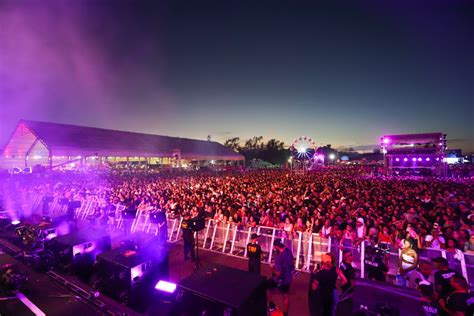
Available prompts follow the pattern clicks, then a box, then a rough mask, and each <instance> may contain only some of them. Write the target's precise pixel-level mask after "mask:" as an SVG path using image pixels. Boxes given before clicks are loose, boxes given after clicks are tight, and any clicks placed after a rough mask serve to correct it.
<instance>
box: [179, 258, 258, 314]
mask: <svg viewBox="0 0 474 316" xmlns="http://www.w3.org/2000/svg"><path fill="white" fill-rule="evenodd" d="M178 291H179V293H178V294H177V297H176V300H177V306H176V308H177V309H178V310H179V311H176V312H177V315H182V314H184V315H203V313H205V315H229V316H244V315H255V316H266V315H267V309H266V297H267V296H266V288H265V278H264V277H261V276H259V275H256V274H253V273H249V272H245V271H242V270H238V269H234V268H230V267H225V266H221V265H216V264H212V265H209V266H207V267H204V268H201V269H199V270H198V271H196V272H195V273H194V274H192V275H191V276H189V277H187V278H186V279H184V280H182V281H181V282H180V283H179V284H178Z"/></svg>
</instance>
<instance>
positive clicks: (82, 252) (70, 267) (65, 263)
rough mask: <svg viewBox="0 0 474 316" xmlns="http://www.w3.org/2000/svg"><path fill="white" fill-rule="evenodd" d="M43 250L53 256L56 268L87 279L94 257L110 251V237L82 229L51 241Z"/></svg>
mask: <svg viewBox="0 0 474 316" xmlns="http://www.w3.org/2000/svg"><path fill="white" fill-rule="evenodd" d="M45 248H46V249H47V250H49V251H51V252H52V253H53V254H54V258H55V262H56V266H57V267H58V268H60V269H62V270H64V271H68V272H75V273H76V274H77V275H78V276H80V277H83V278H85V279H86V278H88V277H89V276H90V274H91V273H92V267H93V264H94V262H95V259H96V255H97V254H99V253H101V252H104V251H108V250H110V249H111V240H110V236H109V235H108V234H107V233H105V232H103V231H99V230H95V229H83V230H79V231H77V232H74V233H71V234H68V235H63V236H58V237H56V238H53V239H51V241H50V242H48V243H47V244H46V245H45Z"/></svg>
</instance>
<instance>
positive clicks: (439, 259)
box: [431, 257, 449, 266]
mask: <svg viewBox="0 0 474 316" xmlns="http://www.w3.org/2000/svg"><path fill="white" fill-rule="evenodd" d="M431 261H432V262H435V263H439V264H441V265H443V266H448V265H449V264H448V260H446V258H443V257H436V258H433V259H431Z"/></svg>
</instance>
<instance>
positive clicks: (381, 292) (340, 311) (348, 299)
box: [336, 280, 425, 316]
mask: <svg viewBox="0 0 474 316" xmlns="http://www.w3.org/2000/svg"><path fill="white" fill-rule="evenodd" d="M347 315H382V316H400V315H425V314H424V311H423V306H422V304H421V302H420V299H419V294H418V292H417V291H416V290H413V289H409V288H400V287H397V286H394V285H391V284H388V283H379V282H376V281H370V280H357V281H356V283H355V286H354V292H353V293H352V294H350V295H348V296H343V297H341V298H340V300H339V302H338V304H337V308H336V316H347Z"/></svg>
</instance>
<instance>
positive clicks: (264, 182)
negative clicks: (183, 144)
mask: <svg viewBox="0 0 474 316" xmlns="http://www.w3.org/2000/svg"><path fill="white" fill-rule="evenodd" d="M23 181H24V182H21V183H17V184H16V187H17V188H18V187H22V188H23V192H24V191H27V190H28V191H30V192H31V191H33V192H35V193H37V194H41V195H45V196H47V195H55V196H59V197H61V198H68V199H72V200H74V199H81V198H89V199H97V200H101V201H105V202H106V204H118V203H120V204H122V205H125V206H127V207H133V208H137V209H138V210H141V211H145V212H146V211H150V212H152V211H156V210H163V211H166V212H167V213H168V214H169V215H170V216H173V215H174V216H180V215H184V214H187V213H194V214H197V213H199V214H202V215H204V216H205V217H207V218H213V219H214V220H215V221H216V222H222V223H227V222H232V223H234V224H236V225H238V226H239V227H241V228H248V227H254V226H257V225H261V226H266V227H274V228H279V229H280V231H281V233H282V234H283V237H286V238H288V239H292V238H294V237H295V236H296V234H297V232H313V233H319V234H320V235H321V236H323V237H333V238H334V239H336V240H338V241H343V240H347V239H349V240H351V241H352V244H354V245H357V244H359V243H360V242H361V241H363V240H369V241H371V242H374V243H376V242H378V241H381V242H386V243H392V244H393V245H394V246H395V247H399V246H400V247H401V246H402V245H401V243H402V242H403V240H404V239H405V238H406V237H407V233H408V234H410V235H411V236H413V238H414V239H416V245H415V247H417V248H421V247H429V248H434V249H446V250H447V251H453V252H454V251H456V250H458V251H462V252H465V251H473V250H474V216H473V214H474V199H473V192H472V188H473V186H472V184H473V182H474V180H472V179H463V180H459V179H458V180H453V179H437V178H411V177H406V178H396V177H391V178H387V177H372V176H370V175H369V170H368V169H363V168H361V167H344V168H341V167H334V168H328V169H324V170H319V171H317V172H310V173H304V174H303V173H298V172H291V171H285V170H264V171H250V172H226V173H219V174H216V173H199V172H196V173H192V174H190V173H186V174H171V175H162V174H148V175H143V174H142V175H139V176H136V175H129V174H95V175H90V174H89V175H64V174H63V175H61V174H58V175H50V176H49V177H48V178H37V179H31V178H30V179H28V180H26V181H27V182H26V181H25V180H23ZM4 195H5V194H4Z"/></svg>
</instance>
